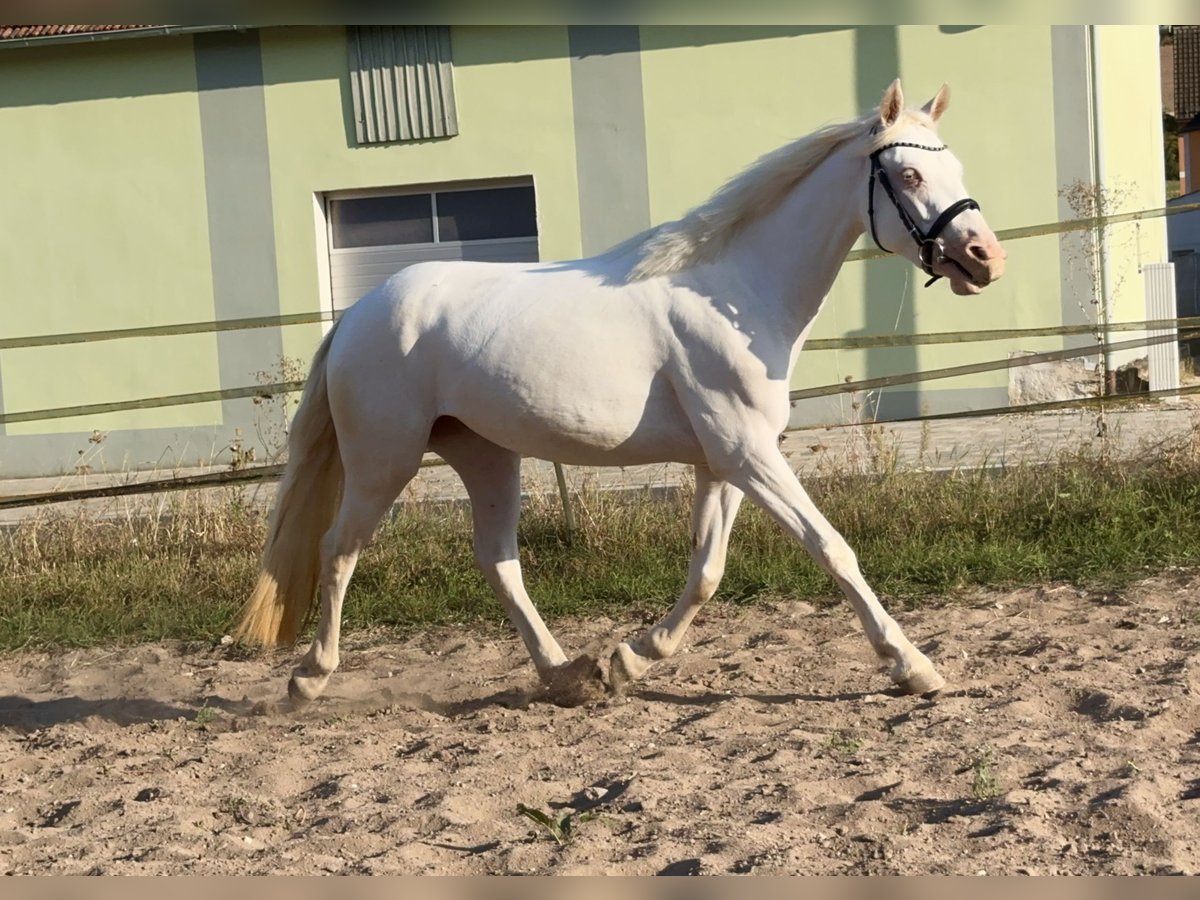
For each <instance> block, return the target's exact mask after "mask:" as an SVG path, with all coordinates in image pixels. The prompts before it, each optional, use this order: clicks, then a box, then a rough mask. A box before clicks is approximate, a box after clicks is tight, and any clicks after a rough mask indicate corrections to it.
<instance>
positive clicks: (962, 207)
mask: <svg viewBox="0 0 1200 900" xmlns="http://www.w3.org/2000/svg"><path fill="white" fill-rule="evenodd" d="M893 147H913V148H915V149H917V150H932V151H938V150H945V149H946V145H945V144H943V145H942V146H940V147H930V146H927V145H926V144H909V143H906V142H904V141H896V142H895V143H891V144H885V145H884V146H882V147H880V148H879V149H878V150H876V151H875V152H874V153H872V154H871V178H870V180H869V181H868V182H867V185H868V186H867V221H869V222H870V223H871V240H873V241H874V242H875V246H876V247H878V248H879V249H880V250H882V251H883V252H884V253H891V252H892V251H891V250H888V249H887V248H886V247H884V246H883V244H881V243H879V236H878V235H877V234H876V233H875V182H876V180H878V181H879V184H880V185H881V186H882V187H883V191H884V193H885V194H887V195H888V198H889V199H890V200H891V201H892V206H894V207H896V213H897V214H898V215H899V216H900V222H901V223H902V224H903V225H904V227H905V228H907V229H908V233H909V234H910V235H912V239H913V240H914V241H916V242H917V260H918V261H919V262H920V264H921V269H922V271H924V273H925V274H926V275H932V276H933V277H932V278H930V279H929V280H928V281H927V282H925V287H929V286H930V285H931V284H933V283H934V282H935V281H937V280H938V279H939V278H941V277H942V276H941V275H936V274H934V271H933V267H934V264H935V263H938V262H943V261H945V262H949V263H952V264H953V265H955V266H957V267H958V270H959V271H960V272H962V273H963V275H964V276H965V277H966V279H967V280H968V281H972V280H973V279H972V278H971V273H970V272H968V271H967V270H966V269H964V268H963V267H962V265H961V264H960V263H959V262H958V260H956V259H951V258H950V257H949V256H946V254H944V253H942V250H941V247H940V246H939V244H938V236H939V235H940V234H941V233H942V229H944V228H945V227H946V226H947V225H949V224H950V222H951V220H952V219H954V217H955V216H957V215H958V214H959V213H961V212H965V211H966V210H968V209H979V204H978V203H976V202H975V201H974V200H972V199H971V198H970V197H964V198H963V199H961V200H958V201H956V202H954V203H952V204H950V205H949V206H948V207H946V208H945V209H944V210H942V213H941V215H939V216H938V217H937V218H936V219H935V220H934V222H933V224H932V225H930V226H929V231H927V232H922V231H921V229H920V228H919V227H918V225H917V223H916V222H914V221H913V218H912V216H910V215H909V214H908V211H907V210H906V209H905V208H904V205H903V204H901V202H900V198H899V197H897V196H896V191H895V190H894V189H893V188H892V183H891V181H890V180H888V176H887V172H886V171H885V170H884V168H883V165H882V164H881V163H880V162H879V155H880V154H881V153H883V151H884V150H891V149H892V148H893Z"/></svg>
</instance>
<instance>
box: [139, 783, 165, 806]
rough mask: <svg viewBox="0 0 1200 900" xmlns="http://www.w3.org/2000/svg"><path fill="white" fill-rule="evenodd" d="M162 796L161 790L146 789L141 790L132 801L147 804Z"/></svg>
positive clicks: (154, 788)
mask: <svg viewBox="0 0 1200 900" xmlns="http://www.w3.org/2000/svg"><path fill="white" fill-rule="evenodd" d="M162 795H163V792H162V788H156V787H148V788H142V789H141V790H140V791H138V792H137V796H135V797H134V798H133V799H134V800H136V801H137V802H138V803H148V802H149V801H151V800H157V799H158V798H159V797H161V796H162Z"/></svg>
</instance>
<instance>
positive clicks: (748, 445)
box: [237, 80, 1005, 702]
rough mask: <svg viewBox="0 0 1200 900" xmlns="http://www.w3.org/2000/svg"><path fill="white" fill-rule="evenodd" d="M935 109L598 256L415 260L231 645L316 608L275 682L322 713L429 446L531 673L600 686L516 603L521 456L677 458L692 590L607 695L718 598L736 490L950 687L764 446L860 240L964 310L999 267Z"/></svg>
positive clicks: (760, 170)
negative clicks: (394, 521)
mask: <svg viewBox="0 0 1200 900" xmlns="http://www.w3.org/2000/svg"><path fill="white" fill-rule="evenodd" d="M947 101H948V90H947V88H946V87H945V86H943V88H942V89H941V90H940V91H939V92H938V94H937V95H936V96H935V97H934V98H933V99H932V100H931V101H930V102H929V103H928V104H926V105H925V106H924V107H923V108H922V109H921V110H919V111H917V110H906V109H905V108H904V101H903V95H902V93H901V89H900V83H899V81H898V80H897V81H896V82H893V84H892V85H891V86H890V87H889V88H888V90H887V91H886V93H885V94H884V97H883V101H882V103H881V104H880V107H879V109H878V110H877V111H875V112H873V113H872V114H870V115H868V116H866V117H864V118H861V119H858V120H855V121H851V122H848V123H844V124H838V125H832V126H828V127H825V128H822V129H820V130H819V131H817V132H815V133H813V134H811V135H809V136H807V137H805V138H801V139H800V140H798V141H796V142H794V143H792V144H789V145H787V146H784V147H783V148H781V149H779V150H777V151H775V152H773V153H771V154H768V155H767V156H765V157H764V158H763V159H761V160H759V161H758V162H757V163H755V164H753V165H752V166H750V167H749V168H748V169H746V170H745V171H744V172H743V173H742V174H740V175H738V176H737V177H735V178H733V179H732V180H731V181H729V182H728V183H727V184H726V185H725V186H724V187H723V188H721V189H720V190H719V191H718V192H717V193H716V194H715V195H714V196H713V197H712V198H711V199H709V200H708V201H707V202H705V203H704V204H702V205H701V206H699V207H697V208H696V209H694V210H692V211H691V212H690V213H688V214H687V215H685V216H684V217H683V218H681V219H679V220H677V221H674V222H668V223H666V224H664V225H660V226H658V227H657V228H653V229H651V230H650V231H647V232H646V233H644V234H642V235H639V236H637V237H636V238H633V239H631V240H630V241H627V242H626V243H624V244H621V245H619V246H617V247H615V248H614V249H612V250H609V251H608V252H606V253H604V254H602V255H599V256H595V257H591V258H588V259H581V260H575V261H572V262H564V263H546V264H523V263H522V264H496V263H474V262H431V263H422V264H420V265H414V266H411V267H409V268H407V269H405V270H404V271H402V272H400V273H398V274H396V275H394V276H393V277H391V278H390V279H389V280H388V281H387V282H385V283H384V284H383V285H381V286H380V287H378V288H377V289H375V290H374V291H372V292H371V293H369V294H368V295H366V296H365V297H364V298H363V299H361V300H360V301H359V302H358V303H356V304H355V305H354V306H353V307H351V308H350V309H348V310H347V311H346V313H345V315H344V316H343V317H342V318H341V319H340V320H339V321H338V322H337V324H336V326H335V327H334V328H333V329H332V330H331V331H330V332H329V334H328V336H327V337H326V338H325V340H324V342H323V343H322V344H321V346H320V348H319V349H318V350H317V353H316V355H315V357H314V359H313V363H312V371H311V374H310V375H309V379H308V383H307V385H306V387H305V391H304V397H303V400H302V402H301V405H300V408H299V410H298V411H297V413H296V417H295V420H294V422H293V425H292V430H291V436H290V439H289V444H288V447H289V460H288V465H287V470H286V473H285V475H284V478H283V481H282V484H281V486H280V490H279V494H278V497H277V500H276V505H275V508H274V511H273V513H272V517H271V522H270V525H269V535H268V538H267V543H266V548H265V551H264V558H263V563H262V572H261V574H260V576H259V579H258V583H257V585H256V587H255V589H254V592H253V595H252V596H251V598H250V599H249V601H248V602H247V604H246V607H245V608H244V610H243V613H242V618H241V622H240V624H239V626H238V631H237V634H238V635H239V636H240V637H241V638H243V639H245V640H247V641H249V642H254V643H261V644H266V645H271V644H277V643H283V642H288V643H291V642H294V641H295V640H296V639H297V637H298V635H299V632H300V630H301V629H302V628H303V625H304V623H305V621H306V619H307V617H308V615H309V613H310V611H311V609H312V607H313V605H314V602H315V598H316V597H317V596H318V595H319V598H320V616H319V620H318V624H317V629H316V636H315V638H314V640H313V642H312V645H311V647H310V648H309V650H308V652H307V653H306V654H305V656H304V658H303V660H302V661H301V663H300V665H299V666H298V667H297V668H296V669H295V671H294V672H293V674H292V677H291V680H290V682H289V684H288V690H289V693H290V695H291V696H292V698H293V700H295V701H296V702H304V701H308V700H312V699H314V698H316V697H317V696H319V695H320V694H321V692H322V691H323V690H324V688H325V686H326V684H327V682H328V680H329V676H330V674H331V673H332V672H333V671H334V669H336V668H337V665H338V634H339V630H340V627H341V610H342V599H343V597H344V595H345V592H346V586H347V583H348V582H349V580H350V577H351V574H352V572H353V571H354V566H355V562H356V560H357V559H358V555H359V553H360V552H361V550H362V549H363V547H364V546H365V545H366V544H367V542H368V541H369V540H370V539H371V536H372V534H373V533H374V530H375V528H376V526H377V524H378V523H379V521H380V519H381V518H382V517H383V515H384V513H385V512H386V511H387V509H388V508H389V507H390V505H391V504H392V503H393V502H394V500H395V498H396V497H397V496H398V495H399V493H400V492H401V490H402V489H403V488H404V486H405V485H406V484H407V483H408V481H409V480H410V479H411V478H412V477H413V476H414V475H415V474H416V472H417V470H418V467H419V466H420V464H421V460H422V456H423V454H424V453H425V452H426V450H432V451H434V452H435V453H437V454H438V455H439V456H441V457H442V458H443V459H444V460H445V461H446V462H447V463H449V464H450V465H451V466H452V467H453V468H454V469H455V471H456V472H457V473H458V474H459V476H460V477H461V478H462V481H463V484H464V485H465V487H466V490H467V493H468V495H469V496H470V500H471V505H472V510H473V516H474V525H475V558H476V560H477V562H478V564H479V567H480V569H481V570H482V571H483V574H484V576H485V577H486V579H487V581H488V583H489V584H490V585H491V587H492V589H493V590H494V591H495V593H496V595H497V597H498V598H499V599H500V602H501V603H503V604H504V607H505V609H506V610H507V612H508V615H509V617H510V619H511V620H512V623H513V625H515V626H516V629H517V631H518V632H519V633H520V635H521V637H522V639H523V640H524V642H525V646H526V647H527V648H528V650H529V654H530V656H531V657H532V659H533V663H534V666H535V667H536V668H537V671H538V674H539V675H540V677H541V678H542V679H543V680H544V681H546V682H548V683H554V682H555V681H556V680H557V679H561V678H562V677H563V676H564V674H565V673H566V674H570V676H571V677H572V678H574V677H577V676H578V674H579V672H580V670H581V669H584V668H586V669H587V671H586V672H584V673H583V674H584V675H586V676H587V677H588V679H591V678H592V677H593V676H596V675H599V668H598V667H597V666H596V665H595V664H594V663H592V665H591V666H590V667H582V666H578V665H574V664H571V663H568V661H567V658H566V656H565V655H564V654H563V651H562V650H561V649H560V648H559V645H558V643H557V642H556V641H555V639H554V637H553V636H552V635H551V634H550V632H549V630H548V629H547V628H546V625H545V624H544V623H543V621H542V619H541V617H540V616H539V615H538V613H537V610H536V609H535V608H534V606H533V603H532V601H531V600H530V598H529V596H528V594H527V593H526V592H525V587H524V584H523V582H522V579H521V566H520V563H519V560H518V552H517V517H518V514H519V507H520V484H519V477H518V475H519V464H520V459H521V457H522V456H532V457H538V458H542V459H547V460H554V461H558V462H562V463H569V464H574V465H581V466H625V465H636V464H640V463H651V462H665V461H674V462H682V463H689V464H691V465H693V466H694V467H695V473H696V499H695V509H694V512H693V516H692V546H693V551H692V559H691V567H690V570H689V573H688V579H687V584H686V586H685V587H684V589H683V593H682V594H681V595H680V597H679V600H678V602H677V603H676V604H675V606H674V608H673V609H672V610H671V611H670V613H669V614H668V615H667V616H666V617H665V618H664V619H663V620H662V621H661V622H659V623H658V624H656V625H654V626H653V627H652V628H650V629H649V630H648V631H647V632H646V633H645V634H643V635H642V636H641V637H639V638H637V639H636V640H630V641H627V642H624V643H621V644H619V645H618V646H617V648H616V650H615V651H614V652H613V654H612V657H611V660H610V663H609V671H608V687H609V688H610V689H613V690H619V689H620V688H621V687H622V686H623V685H625V684H626V683H627V682H630V681H633V680H635V679H638V678H640V677H642V676H643V675H644V674H645V673H646V671H647V670H648V669H649V668H650V666H651V664H652V663H653V662H654V661H655V660H660V659H663V658H664V657H668V656H670V655H671V654H673V653H674V652H675V651H676V649H677V648H678V647H679V645H680V641H681V639H682V638H683V635H684V632H685V631H686V629H687V627H688V625H689V623H690V622H691V621H692V618H693V617H694V616H695V614H696V612H697V610H698V609H699V608H700V606H701V604H703V603H704V602H705V601H706V600H708V599H709V598H710V597H711V596H712V595H713V594H714V593H715V591H716V590H717V586H718V584H719V582H720V580H721V576H722V574H723V572H724V568H725V553H726V546H727V543H728V539H729V532H730V529H731V528H732V526H733V520H734V516H735V515H736V513H737V510H738V505H739V503H740V502H741V500H742V496H743V495H748V496H749V497H750V498H751V500H753V501H754V502H755V503H757V504H758V505H759V506H761V507H762V508H763V509H765V510H766V511H767V512H768V513H769V514H770V515H771V516H772V517H773V518H774V519H775V520H776V521H777V522H778V523H779V524H780V525H781V526H782V527H783V528H784V529H786V531H787V532H788V533H789V534H791V535H792V536H793V537H794V538H795V539H796V540H797V541H798V542H800V543H801V544H802V545H803V546H804V547H805V549H806V550H807V551H808V552H809V553H810V554H812V556H813V557H814V558H815V559H816V561H817V562H818V563H819V564H820V565H821V566H822V567H823V568H824V569H825V570H826V571H828V572H829V573H830V574H831V575H832V576H833V578H834V579H835V580H836V581H837V583H838V585H839V586H840V587H841V589H842V591H843V592H844V593H845V595H846V598H847V600H849V602H850V604H851V606H852V607H853V608H854V611H855V612H856V613H857V614H858V616H859V618H860V619H861V621H862V624H863V626H864V629H865V631H866V636H867V639H868V640H869V641H870V642H871V645H872V646H873V647H874V648H875V650H876V652H877V653H878V654H879V655H880V656H881V657H883V658H884V659H885V660H887V661H888V662H890V664H891V669H890V676H891V679H892V681H894V682H895V683H896V684H897V685H899V687H900V688H901V689H903V690H904V691H907V692H912V693H928V692H933V691H937V690H939V689H940V688H941V687H942V686H943V685H944V683H945V682H944V680H943V679H942V677H941V676H940V675H939V674H938V673H937V672H936V671H935V670H934V667H933V665H932V664H931V663H930V661H929V660H928V659H927V658H926V657H925V655H924V654H922V653H921V652H920V651H919V650H917V648H916V647H914V646H913V645H912V644H911V643H910V642H909V640H908V639H907V638H906V637H905V636H904V634H903V633H902V632H901V630H900V628H899V626H898V625H897V624H896V622H895V621H894V620H893V619H892V618H891V616H889V615H888V614H887V612H885V610H884V609H883V607H882V606H881V605H880V603H879V600H878V599H877V598H876V596H875V594H874V593H873V592H872V590H871V588H870V587H869V586H868V585H867V582H866V581H865V580H864V578H863V576H862V573H861V572H860V571H859V567H858V562H857V559H856V557H855V555H854V552H853V551H852V550H851V549H850V547H849V546H848V545H847V543H846V541H845V540H844V539H843V538H842V536H841V535H840V534H838V532H837V531H836V530H835V529H834V528H833V527H832V526H831V525H830V524H829V522H828V521H826V519H825V517H824V516H823V515H822V514H821V513H820V512H819V511H818V510H817V508H816V506H814V504H813V502H812V501H811V500H810V499H809V496H808V494H807V493H806V492H805V490H804V488H803V487H801V485H800V483H799V481H798V480H797V479H796V476H795V474H794V473H793V471H792V470H791V468H790V467H789V466H788V464H787V462H786V460H785V459H784V457H783V455H782V454H781V452H780V450H779V445H778V438H779V435H780V433H781V432H782V431H783V430H784V428H785V427H786V425H787V423H788V412H789V408H790V406H789V401H788V384H789V376H790V374H791V371H792V368H793V366H794V365H795V363H796V357H797V355H798V353H799V351H800V348H801V345H803V343H804V340H805V337H806V336H807V335H808V333H809V330H810V329H811V328H812V325H813V321H814V319H815V318H816V316H817V313H818V312H819V311H820V309H821V304H822V302H823V300H824V298H825V295H826V293H827V292H828V290H829V288H830V286H831V285H832V284H833V280H834V277H835V276H836V275H837V273H838V269H839V268H840V267H841V264H842V262H843V260H844V259H845V256H846V254H847V252H848V251H849V250H850V248H851V246H852V245H853V244H854V242H855V240H856V239H857V238H858V237H859V236H860V235H861V234H863V233H864V231H868V230H869V231H870V232H871V233H872V236H873V237H874V239H875V240H876V242H877V243H879V245H880V246H881V247H887V248H889V249H890V250H891V251H892V252H896V253H901V254H903V255H904V256H905V257H907V258H908V259H910V260H911V261H912V262H913V263H914V264H916V265H918V266H920V267H921V268H922V269H924V270H925V271H926V272H927V273H928V274H930V275H933V276H935V278H936V277H940V276H944V277H945V278H947V279H948V280H949V282H950V286H951V289H952V290H953V291H954V293H956V294H977V293H978V292H979V291H980V290H981V289H982V288H983V287H984V286H986V285H987V284H989V283H991V282H992V281H994V280H996V279H997V278H999V277H1000V275H1001V274H1002V272H1003V270H1004V259H1005V253H1004V251H1003V250H1002V249H1001V247H1000V245H999V243H998V242H997V240H996V237H995V235H994V234H993V233H992V231H991V230H990V229H989V228H988V226H987V224H986V223H985V221H984V219H983V216H982V215H981V214H980V212H979V209H978V205H977V204H975V202H974V201H973V200H971V199H970V198H969V197H967V194H966V191H965V189H964V188H963V182H962V167H961V165H960V164H959V162H958V161H957V160H956V159H955V157H954V156H953V155H952V154H951V153H950V152H948V151H946V149H945V146H944V145H943V144H942V143H941V141H940V140H939V139H938V137H937V135H936V133H935V123H936V122H937V120H938V118H939V117H940V116H941V114H942V112H943V111H944V110H945V108H946V105H947ZM877 183H878V186H879V190H876V185H877ZM889 201H890V202H889Z"/></svg>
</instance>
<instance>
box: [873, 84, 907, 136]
mask: <svg viewBox="0 0 1200 900" xmlns="http://www.w3.org/2000/svg"><path fill="white" fill-rule="evenodd" d="M902 112H904V91H902V90H900V79H899V78H897V79H896V80H895V81H893V82H892V83H891V84H889V85H888V89H887V90H886V91H884V92H883V100H882V101H881V102H880V104H879V121H880V122H882V123H883V127H884V128H887V127H888V126H889V125H891V124H892V123H893V122H895V121H896V120H897V119H899V118H900V113H902Z"/></svg>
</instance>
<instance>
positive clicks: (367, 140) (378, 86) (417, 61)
mask: <svg viewBox="0 0 1200 900" xmlns="http://www.w3.org/2000/svg"><path fill="white" fill-rule="evenodd" d="M346 37H347V42H348V45H349V54H350V94H351V99H352V101H353V105H354V131H355V136H356V137H357V140H358V143H360V144H386V143H393V142H395V141H414V140H421V139H427V138H440V137H449V136H451V135H455V134H458V111H457V108H456V106H455V103H454V66H453V61H452V60H453V57H452V54H451V47H450V26H449V25H370V26H368V25H351V26H348V27H347V29H346Z"/></svg>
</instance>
